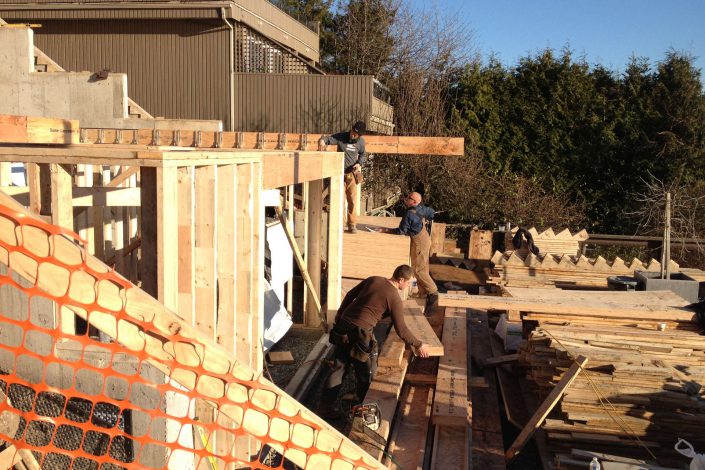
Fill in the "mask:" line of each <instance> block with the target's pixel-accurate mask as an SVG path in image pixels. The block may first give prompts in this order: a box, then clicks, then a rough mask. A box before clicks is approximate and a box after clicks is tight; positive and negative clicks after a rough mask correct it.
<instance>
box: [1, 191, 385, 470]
mask: <svg viewBox="0 0 705 470" xmlns="http://www.w3.org/2000/svg"><path fill="white" fill-rule="evenodd" d="M67 325H68V326H67ZM0 391H1V392H2V393H1V394H0V439H2V441H3V442H2V445H0V462H6V463H5V465H6V466H8V467H9V466H10V465H12V463H13V462H16V461H18V460H19V459H22V460H23V463H24V464H25V465H26V466H27V467H29V468H32V467H35V468H36V466H39V467H41V468H47V469H64V468H65V469H81V470H83V469H101V470H102V469H108V470H113V469H143V468H155V469H158V468H172V469H174V468H176V469H198V468H203V469H209V470H212V469H214V468H218V469H221V468H243V467H249V468H257V469H260V468H285V466H286V468H291V464H290V463H289V464H287V463H286V460H288V461H290V462H291V463H293V464H295V465H296V466H298V467H301V468H315V469H329V468H331V469H356V468H384V467H383V466H382V465H381V464H380V463H379V462H378V461H376V460H374V459H373V458H371V457H370V456H369V455H368V454H366V453H365V452H364V451H362V450H361V449H360V448H359V447H357V446H356V445H355V444H354V443H352V442H351V441H349V440H348V439H347V438H346V437H344V436H343V435H341V434H340V433H338V432H337V431H336V430H335V429H333V428H331V427H329V426H328V425H327V424H326V423H325V422H324V421H323V420H321V419H320V418H318V417H317V416H316V415H315V414H313V413H311V412H310V411H308V410H306V409H305V408H304V407H302V406H301V405H300V404H299V403H297V402H296V401H295V400H294V399H292V398H291V397H289V396H288V395H286V393H285V392H283V391H282V390H280V389H279V388H277V387H276V386H275V385H274V384H272V383H270V382H269V381H267V380H266V379H264V378H263V377H261V375H260V374H255V372H254V371H253V370H252V369H250V368H249V367H246V366H244V365H242V364H239V363H238V362H237V360H235V359H234V358H233V357H232V356H230V355H229V353H228V352H227V351H225V350H224V349H222V348H221V347H220V346H218V345H217V344H216V343H215V342H213V341H212V340H210V339H209V338H207V337H206V336H205V335H202V334H200V333H199V331H198V330H197V329H196V328H194V327H192V326H191V325H188V324H186V323H185V322H183V321H182V320H181V319H180V318H179V317H178V316H177V315H176V314H175V313H173V312H171V311H170V310H168V309H167V308H166V307H164V306H163V305H162V304H161V303H159V302H158V301H156V300H155V299H154V298H152V297H150V296H149V295H147V294H146V293H144V292H143V291H141V290H140V289H139V288H137V287H135V286H134V285H132V284H131V283H130V282H129V281H127V280H126V279H124V278H123V277H121V276H120V275H119V274H117V273H116V272H114V271H112V270H111V269H109V268H108V267H107V266H105V265H104V264H103V263H101V262H100V261H99V260H97V259H96V258H95V257H93V256H91V255H89V254H88V253H87V252H86V250H85V249H84V248H83V246H82V242H81V241H80V240H79V238H78V236H77V235H75V234H73V233H71V232H68V231H66V230H64V229H61V228H59V227H56V226H54V225H51V224H47V223H45V222H43V221H41V220H39V219H38V218H35V217H34V216H33V215H31V214H30V213H28V212H27V211H26V210H25V209H24V208H22V207H21V206H19V205H18V204H16V203H15V202H14V201H13V200H12V199H10V198H9V197H8V196H6V195H5V194H3V193H2V192H1V191H0ZM204 417H205V418H204ZM3 449H4V450H3ZM272 449H273V450H274V451H276V453H278V454H276V453H274V454H273V453H272V452H271V450H272ZM265 454H269V455H270V457H271V456H272V455H274V458H269V459H266V458H265ZM281 454H283V455H284V457H285V459H286V460H284V459H282V458H281ZM8 455H9V456H10V457H9V458H8Z"/></svg>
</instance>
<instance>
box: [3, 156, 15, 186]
mask: <svg viewBox="0 0 705 470" xmlns="http://www.w3.org/2000/svg"><path fill="white" fill-rule="evenodd" d="M11 185H12V162H0V186H11Z"/></svg>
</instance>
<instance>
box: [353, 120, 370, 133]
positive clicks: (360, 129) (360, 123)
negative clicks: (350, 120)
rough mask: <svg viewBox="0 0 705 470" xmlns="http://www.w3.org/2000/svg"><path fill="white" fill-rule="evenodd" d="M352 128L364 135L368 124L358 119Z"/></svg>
mask: <svg viewBox="0 0 705 470" xmlns="http://www.w3.org/2000/svg"><path fill="white" fill-rule="evenodd" d="M352 130H353V131H354V132H355V133H356V134H359V135H362V134H364V133H365V131H366V130H367V126H366V125H365V123H364V122H363V121H357V122H356V123H355V124H353V125H352Z"/></svg>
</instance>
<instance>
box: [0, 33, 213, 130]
mask: <svg viewBox="0 0 705 470" xmlns="http://www.w3.org/2000/svg"><path fill="white" fill-rule="evenodd" d="M0 63H1V64H2V65H1V66H0V96H2V97H3V98H2V100H0V114H14V115H25V116H40V117H41V116H44V117H55V118H63V119H78V120H79V122H80V125H81V127H108V128H122V129H134V128H157V129H173V128H181V129H196V130H199V129H200V130H221V129H222V124H221V123H220V121H195V120H194V121H188V122H182V121H176V120H171V119H156V120H149V119H137V118H128V117H127V116H128V97H127V75H126V74H124V73H114V72H111V73H110V74H109V76H108V77H107V78H106V79H105V80H95V79H94V78H93V75H94V72H97V70H96V71H88V72H36V71H34V35H33V32H32V30H31V29H29V28H0Z"/></svg>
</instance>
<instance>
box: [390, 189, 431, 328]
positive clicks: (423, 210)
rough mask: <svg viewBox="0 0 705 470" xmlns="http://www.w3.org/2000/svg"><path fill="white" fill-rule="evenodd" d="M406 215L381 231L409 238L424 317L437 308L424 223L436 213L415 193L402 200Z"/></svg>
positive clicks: (429, 247)
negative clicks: (424, 303) (397, 222)
mask: <svg viewBox="0 0 705 470" xmlns="http://www.w3.org/2000/svg"><path fill="white" fill-rule="evenodd" d="M404 204H405V205H406V213H405V214H404V217H403V218H402V219H401V222H400V223H399V227H398V228H395V229H381V231H383V232H387V233H394V234H397V235H408V236H409V237H411V266H413V268H414V274H415V275H416V280H417V281H418V285H419V295H420V296H424V295H426V307H425V308H424V314H425V315H426V316H428V315H431V314H432V313H433V309H434V308H436V306H438V287H437V286H436V283H435V282H433V279H431V273H430V270H429V267H428V265H429V256H430V255H431V236H430V235H429V233H428V230H427V229H426V221H427V220H433V217H434V216H435V215H436V211H434V210H433V209H431V208H430V207H426V206H424V205H423V204H421V195H420V194H419V193H417V192H412V193H409V195H408V196H407V197H406V198H405V199H404Z"/></svg>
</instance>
